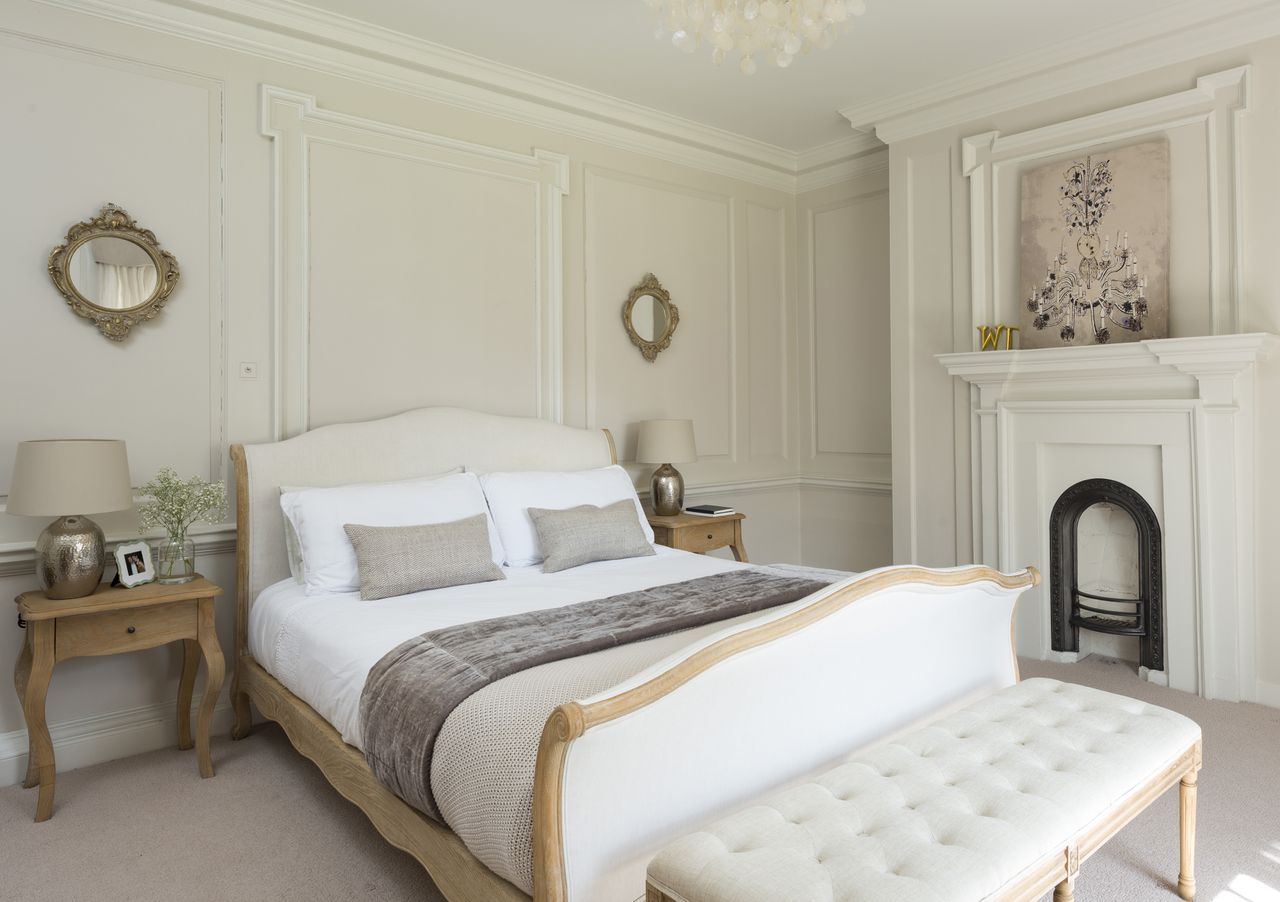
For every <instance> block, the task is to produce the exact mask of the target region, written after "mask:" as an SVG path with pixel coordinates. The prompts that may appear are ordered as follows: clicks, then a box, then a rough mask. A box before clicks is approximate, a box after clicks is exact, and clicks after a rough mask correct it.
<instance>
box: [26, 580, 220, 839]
mask: <svg viewBox="0 0 1280 902" xmlns="http://www.w3.org/2000/svg"><path fill="white" fill-rule="evenodd" d="M221 594H222V589H221V588H219V587H218V586H215V585H214V584H213V583H211V582H209V581H208V580H207V579H205V578H204V577H203V576H197V577H196V578H195V580H194V581H193V582H189V583H182V584H181V585H176V586H162V585H159V584H157V583H149V584H148V585H145V586H138V587H137V588H136V589H122V588H115V589H112V588H108V587H105V586H103V587H99V589H98V591H97V592H94V593H93V594H92V595H86V596H85V597H83V598H67V599H50V598H45V597H44V593H43V592H24V593H23V594H21V595H19V596H18V597H17V598H16V599H15V601H16V602H17V605H18V618H19V625H24V622H25V626H26V630H27V632H26V635H25V636H24V637H23V640H22V648H21V650H20V651H19V653H18V665H17V667H15V668H14V671H13V683H14V686H15V687H16V688H17V690H18V701H19V703H20V704H21V705H22V713H23V716H24V717H26V720H27V737H28V743H29V745H28V750H27V778H26V780H24V781H23V783H22V785H23V786H25V787H28V788H30V787H32V786H36V785H39V786H40V798H39V800H38V801H37V802H36V820H37V821H47V820H48V819H49V818H50V817H51V816H52V815H53V783H54V776H55V769H54V761H53V743H52V742H51V741H50V739H49V726H48V724H47V723H46V722H45V717H44V701H45V696H46V695H47V694H48V691H49V678H50V677H51V676H53V665H54V664H56V663H58V662H59V661H65V660H67V659H68V658H76V657H81V656H83V655H113V654H116V653H118V652H125V651H141V650H142V649H144V648H154V647H155V646H157V645H164V644H165V643H168V642H177V641H178V640H182V644H183V659H182V679H181V681H180V682H179V684H178V748H180V749H189V748H191V746H192V742H191V694H192V690H193V689H194V687H195V682H196V668H197V667H198V666H199V663H200V662H199V658H198V656H203V657H204V663H205V667H206V669H207V675H208V678H207V680H206V681H205V688H204V695H203V696H202V697H201V698H200V713H199V717H198V718H197V720H196V740H195V746H196V759H197V761H198V762H199V764H200V776H202V777H212V776H213V762H212V760H211V759H210V757H209V724H210V722H211V721H212V720H213V706H214V704H216V703H217V701H218V691H219V690H220V689H221V688H222V678H223V676H224V670H225V668H224V664H223V660H222V649H221V648H219V646H218V637H217V634H216V633H215V632H214V628H213V603H214V599H215V598H217V597H218V596H219V595H221Z"/></svg>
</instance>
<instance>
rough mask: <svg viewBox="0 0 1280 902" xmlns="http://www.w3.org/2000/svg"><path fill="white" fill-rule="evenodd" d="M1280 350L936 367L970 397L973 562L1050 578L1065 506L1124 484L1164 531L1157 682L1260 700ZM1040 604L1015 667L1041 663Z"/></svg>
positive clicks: (1037, 600)
mask: <svg viewBox="0 0 1280 902" xmlns="http://www.w3.org/2000/svg"><path fill="white" fill-rule="evenodd" d="M1277 349H1280V337H1277V336H1274V335H1270V334H1263V333H1254V334H1232V335H1215V336H1205V337H1195V338H1170V339H1150V340H1146V341H1139V342H1130V343H1124V344H1114V345H1097V346H1090V347H1077V348H1037V349H1028V350H1017V351H975V352H968V353H959V354H940V355H938V360H939V362H940V363H941V364H942V365H943V366H944V367H946V369H947V372H948V373H950V374H951V375H952V376H955V377H957V378H959V379H963V380H964V381H965V382H967V383H969V385H970V387H971V390H970V398H971V405H972V413H973V418H974V422H973V428H972V430H971V441H972V449H971V450H972V485H973V535H974V557H975V559H976V560H978V561H980V562H982V563H986V564H988V565H991V566H996V567H1000V568H1002V569H1006V570H1008V569H1012V568H1016V567H1021V566H1025V565H1027V564H1033V565H1036V566H1038V567H1041V568H1042V569H1043V570H1045V572H1047V565H1048V562H1049V561H1048V557H1049V550H1048V549H1049V540H1048V519H1049V513H1050V511H1051V510H1052V507H1053V504H1054V502H1055V501H1056V500H1057V498H1058V497H1059V496H1060V495H1061V493H1062V492H1063V491H1065V489H1066V488H1068V487H1069V486H1070V485H1072V484H1074V482H1076V481H1079V480H1080V479H1083V478H1091V477H1107V478H1112V479H1116V480H1118V481H1120V482H1123V483H1125V484H1126V485H1129V486H1131V487H1132V488H1134V489H1135V490H1137V491H1139V492H1141V493H1142V494H1143V495H1144V497H1146V499H1147V501H1148V503H1150V504H1151V506H1152V508H1153V509H1154V510H1155V511H1156V513H1157V516H1158V517H1159V519H1160V522H1161V528H1162V531H1163V533H1164V536H1163V538H1164V546H1165V547H1164V569H1165V573H1164V587H1165V591H1164V602H1165V622H1166V625H1167V629H1166V639H1165V641H1166V661H1167V664H1166V671H1165V674H1164V675H1163V676H1160V677H1159V678H1161V679H1165V678H1167V680H1168V682H1169V684H1170V685H1172V686H1175V687H1176V688H1180V689H1185V690H1187V691H1192V692H1199V693H1200V694H1201V695H1204V696H1206V697H1208V698H1227V699H1236V700H1239V699H1244V700H1252V699H1254V698H1256V695H1257V684H1256V675H1255V665H1254V660H1255V656H1256V650H1255V647H1254V642H1255V612H1254V605H1255V595H1256V586H1255V561H1256V556H1257V550H1256V548H1255V538H1254V536H1255V534H1256V529H1255V528H1254V517H1255V505H1256V501H1255V490H1254V472H1255V466H1256V463H1255V457H1256V441H1255V434H1256V432H1255V417H1256V406H1257V405H1256V394H1257V381H1258V380H1257V379H1256V372H1257V364H1258V362H1259V361H1261V360H1262V359H1264V358H1266V357H1268V356H1269V355H1270V354H1272V353H1273V352H1274V351H1276V350H1277ZM1047 593H1048V586H1046V585H1042V586H1041V587H1040V588H1039V589H1037V590H1033V591H1032V592H1029V593H1028V594H1027V597H1026V598H1025V599H1024V601H1023V602H1022V603H1021V604H1020V605H1019V613H1018V649H1019V653H1020V654H1024V655H1029V656H1031V657H1037V658H1041V659H1046V658H1049V657H1051V647H1050V640H1049V619H1048V601H1047V599H1048V594H1047Z"/></svg>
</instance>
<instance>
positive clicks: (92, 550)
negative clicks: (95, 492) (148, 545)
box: [36, 516, 107, 598]
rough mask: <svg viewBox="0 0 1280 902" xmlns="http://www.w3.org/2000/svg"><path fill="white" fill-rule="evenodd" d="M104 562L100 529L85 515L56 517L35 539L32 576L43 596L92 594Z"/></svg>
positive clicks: (105, 549) (61, 596)
mask: <svg viewBox="0 0 1280 902" xmlns="http://www.w3.org/2000/svg"><path fill="white" fill-rule="evenodd" d="M106 565H107V544H106V540H105V539H104V538H103V535H102V529H101V527H99V526H98V524H97V523H94V522H93V521H92V520H90V519H89V518H88V517H85V516H73V517H59V518H58V519H57V520H54V521H53V522H52V523H50V524H49V525H48V526H47V527H45V530H44V532H42V533H40V538H38V539H36V576H37V577H39V579H40V588H42V589H44V594H45V597H46V598H82V597H84V596H85V595H92V594H93V592H94V591H95V590H96V589H97V588H98V584H99V583H101V582H102V572H103V570H105V569H106Z"/></svg>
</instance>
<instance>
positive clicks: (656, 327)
mask: <svg viewBox="0 0 1280 902" xmlns="http://www.w3.org/2000/svg"><path fill="white" fill-rule="evenodd" d="M631 327H632V328H633V329H635V330H636V334H638V335H639V336H640V337H641V338H643V339H644V340H645V341H657V340H658V338H659V336H661V335H662V333H664V332H666V331H667V308H666V307H664V306H663V304H662V302H661V301H659V300H658V299H657V298H655V297H654V296H653V295H651V294H646V295H643V296H642V297H640V298H637V299H636V302H635V305H634V306H633V307H632V308H631Z"/></svg>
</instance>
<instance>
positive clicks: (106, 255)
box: [67, 235, 159, 310]
mask: <svg viewBox="0 0 1280 902" xmlns="http://www.w3.org/2000/svg"><path fill="white" fill-rule="evenodd" d="M67 275H68V277H69V278H70V281H71V284H72V285H74V286H75V289H76V291H78V292H79V293H80V295H81V296H82V297H84V299H85V300H87V301H89V303H91V304H96V305H97V306H99V307H103V308H106V309H108V310H132V309H134V308H135V307H141V306H142V305H143V304H145V303H147V302H148V301H150V300H151V298H152V296H153V295H154V294H155V293H156V285H157V283H158V281H159V273H158V271H157V270H156V265H155V263H154V262H153V261H152V259H151V257H150V255H148V254H147V252H146V251H145V250H143V248H142V247H141V246H140V245H138V244H135V243H134V242H132V241H129V240H127V239H125V238H116V237H114V236H110V235H103V236H98V237H96V238H91V239H90V240H88V241H86V242H85V243H84V244H82V245H80V246H79V247H78V248H76V250H75V253H74V254H72V256H71V262H70V266H69V267H68V272H67Z"/></svg>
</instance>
